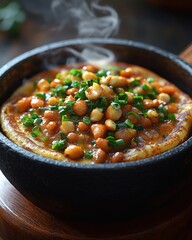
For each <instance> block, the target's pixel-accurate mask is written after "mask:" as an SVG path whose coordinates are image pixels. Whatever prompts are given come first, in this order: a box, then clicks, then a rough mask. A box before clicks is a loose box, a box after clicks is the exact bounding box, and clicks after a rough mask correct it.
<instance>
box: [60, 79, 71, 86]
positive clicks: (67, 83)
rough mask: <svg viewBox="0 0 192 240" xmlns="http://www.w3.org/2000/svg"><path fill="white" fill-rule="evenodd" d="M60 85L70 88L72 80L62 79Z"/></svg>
mask: <svg viewBox="0 0 192 240" xmlns="http://www.w3.org/2000/svg"><path fill="white" fill-rule="evenodd" d="M62 83H63V85H67V86H70V85H71V83H72V80H71V79H70V78H64V79H63V82H62Z"/></svg>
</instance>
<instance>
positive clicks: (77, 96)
mask: <svg viewBox="0 0 192 240" xmlns="http://www.w3.org/2000/svg"><path fill="white" fill-rule="evenodd" d="M85 91H86V89H85V88H80V89H79V91H78V92H76V94H75V99H76V100H77V99H81V100H85V99H87V97H86V95H85Z"/></svg>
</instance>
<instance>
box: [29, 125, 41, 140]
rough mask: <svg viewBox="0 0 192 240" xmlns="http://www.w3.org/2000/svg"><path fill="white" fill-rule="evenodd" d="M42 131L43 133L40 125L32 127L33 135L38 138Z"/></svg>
mask: <svg viewBox="0 0 192 240" xmlns="http://www.w3.org/2000/svg"><path fill="white" fill-rule="evenodd" d="M40 133H41V129H40V128H39V127H37V126H35V127H34V128H33V129H32V132H31V136H32V137H34V138H36V137H37V136H38V135H39V134H40Z"/></svg>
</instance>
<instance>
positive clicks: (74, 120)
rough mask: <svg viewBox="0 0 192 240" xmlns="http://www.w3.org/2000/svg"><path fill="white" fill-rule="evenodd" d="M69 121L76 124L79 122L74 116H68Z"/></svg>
mask: <svg viewBox="0 0 192 240" xmlns="http://www.w3.org/2000/svg"><path fill="white" fill-rule="evenodd" d="M70 121H72V122H74V123H77V122H78V121H79V117H78V116H76V115H70Z"/></svg>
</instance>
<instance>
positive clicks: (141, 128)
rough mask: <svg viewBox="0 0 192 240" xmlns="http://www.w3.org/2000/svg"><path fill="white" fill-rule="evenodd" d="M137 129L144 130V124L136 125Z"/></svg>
mask: <svg viewBox="0 0 192 240" xmlns="http://www.w3.org/2000/svg"><path fill="white" fill-rule="evenodd" d="M135 129H136V130H137V131H138V132H140V131H143V129H144V128H143V126H141V125H137V126H136V127H135Z"/></svg>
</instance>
